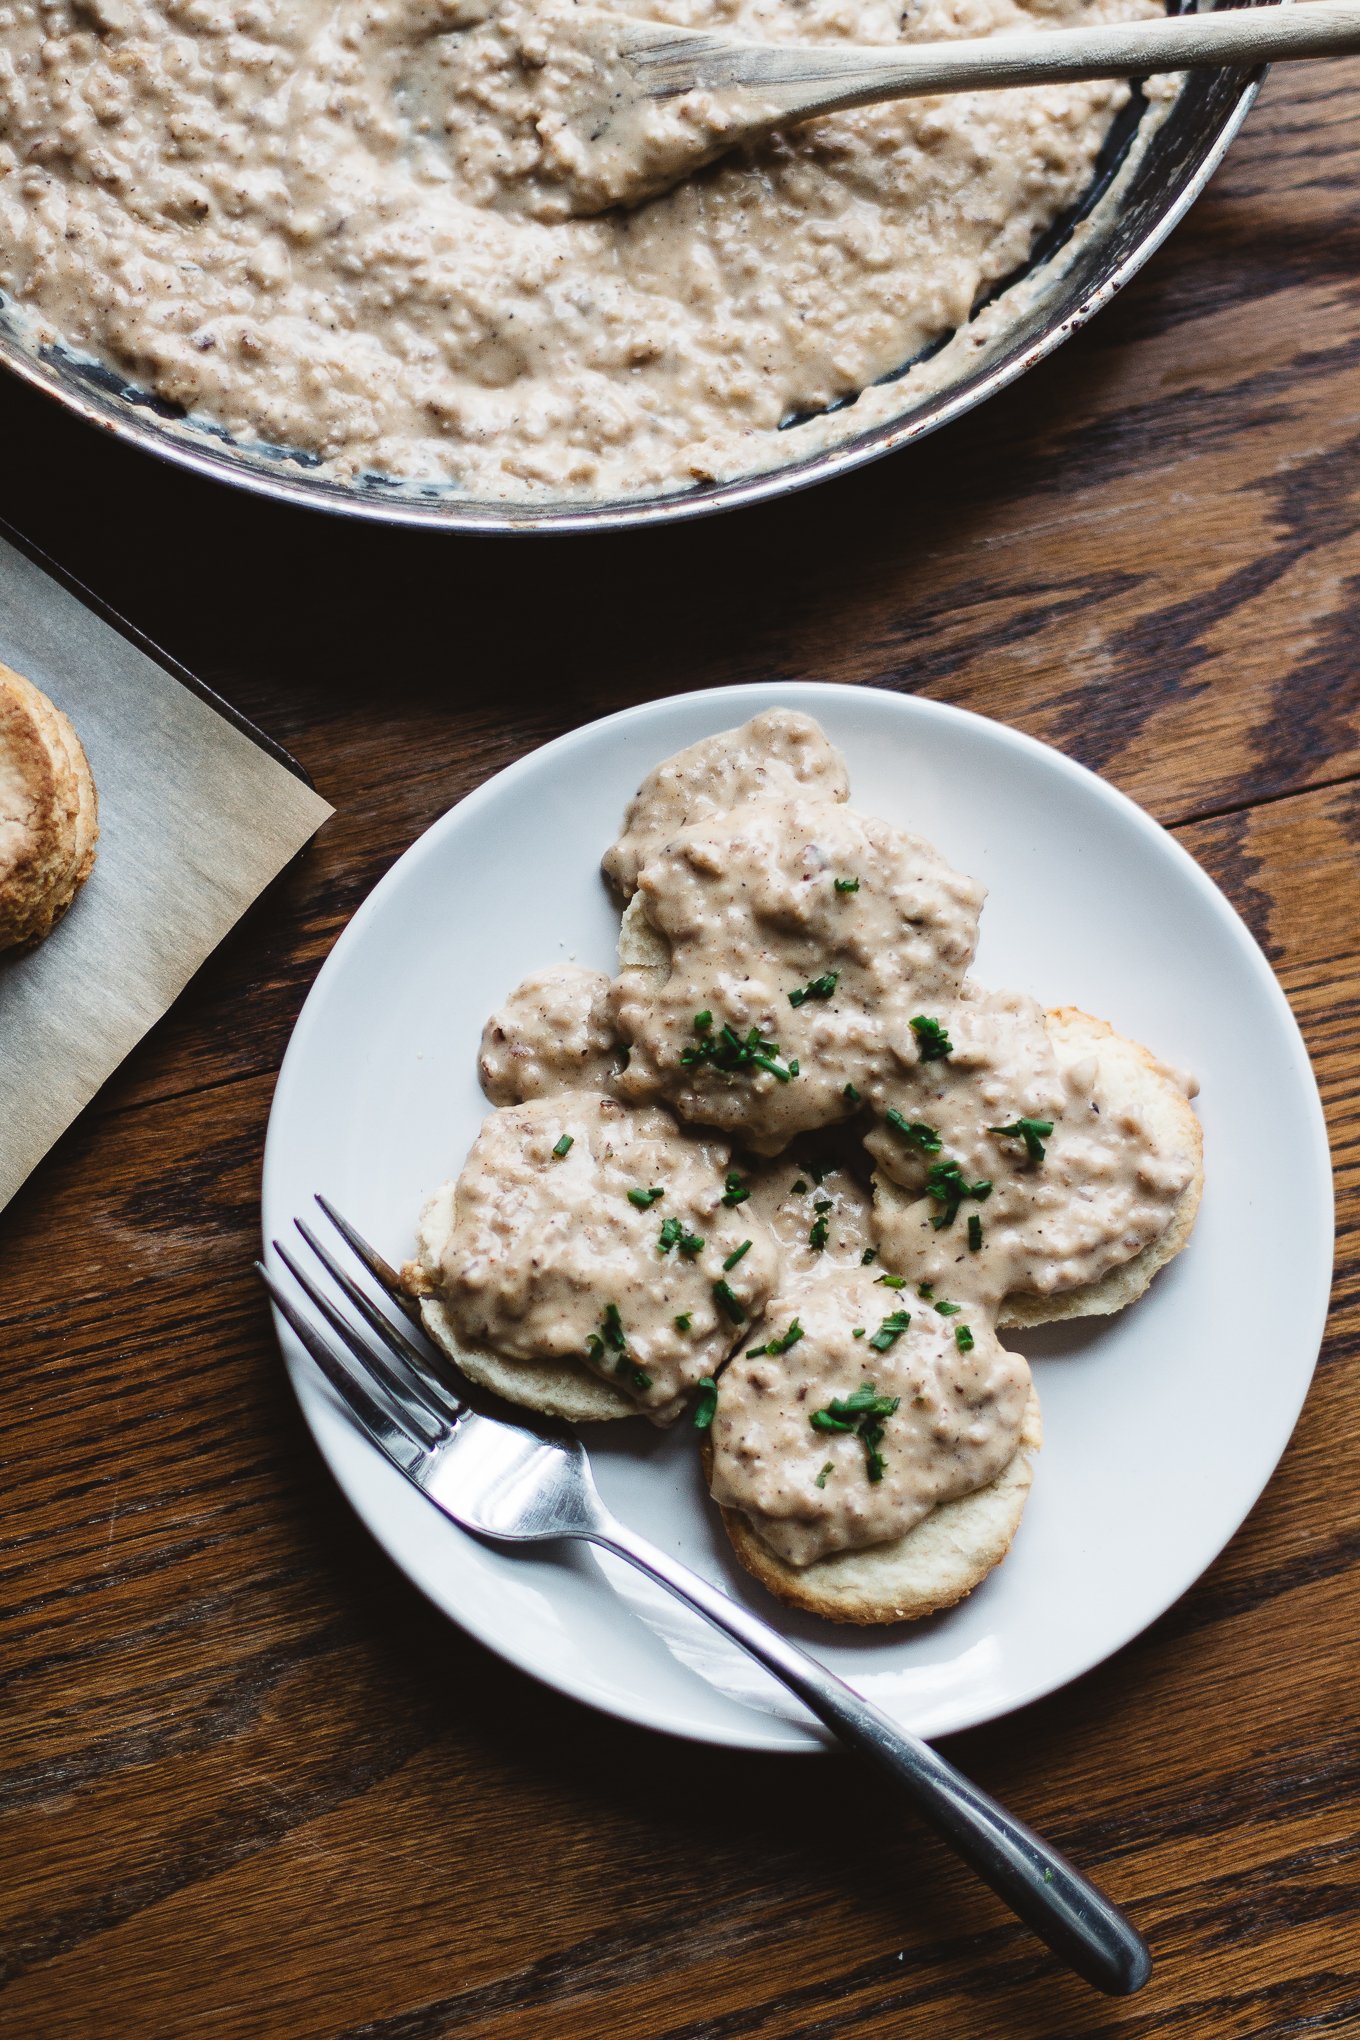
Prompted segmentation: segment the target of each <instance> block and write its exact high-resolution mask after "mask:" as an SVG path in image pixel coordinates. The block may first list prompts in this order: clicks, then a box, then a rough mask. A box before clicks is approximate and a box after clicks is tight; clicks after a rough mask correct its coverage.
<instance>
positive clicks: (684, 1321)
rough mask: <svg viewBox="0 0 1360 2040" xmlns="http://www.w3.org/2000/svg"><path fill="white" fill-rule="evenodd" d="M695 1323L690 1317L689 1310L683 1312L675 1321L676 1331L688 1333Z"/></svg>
mask: <svg viewBox="0 0 1360 2040" xmlns="http://www.w3.org/2000/svg"><path fill="white" fill-rule="evenodd" d="M693 1322H694V1320H693V1318H692V1317H691V1316H690V1314H689V1312H688V1311H687V1310H682V1311H681V1313H680V1315H679V1317H678V1318H676V1320H675V1329H676V1331H677V1332H687V1331H688V1330H689V1328H690V1326H691V1325H692V1324H693Z"/></svg>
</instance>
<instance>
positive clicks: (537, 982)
mask: <svg viewBox="0 0 1360 2040" xmlns="http://www.w3.org/2000/svg"><path fill="white" fill-rule="evenodd" d="M618 1067H619V1050H618V1037H617V1035H616V1034H615V1032H614V1023H613V1020H612V1018H611V1017H610V1011H609V979H608V978H607V977H606V976H605V974H604V972H603V971H602V970H582V968H581V967H580V965H579V964H575V963H559V964H554V965H553V966H552V967H551V968H550V969H548V970H540V971H535V973H534V974H533V976H532V977H527V978H525V980H524V982H523V984H521V985H517V986H516V987H515V990H514V991H513V992H512V993H511V994H510V997H509V998H508V999H507V1000H506V1002H505V1004H504V1005H503V1006H502V1007H501V1008H500V1009H499V1011H498V1012H495V1013H493V1014H492V1015H491V1018H490V1019H489V1020H488V1021H487V1023H486V1026H485V1027H484V1028H483V1029H482V1052H481V1056H480V1058H479V1061H478V1070H479V1073H480V1075H481V1079H482V1089H483V1090H484V1091H485V1092H486V1095H487V1097H488V1098H489V1099H490V1100H491V1102H492V1104H493V1105H520V1104H522V1103H523V1102H524V1100H525V1099H526V1098H547V1097H551V1096H552V1095H553V1093H554V1092H556V1091H607V1090H608V1089H609V1088H610V1085H611V1084H612V1082H613V1079H614V1076H615V1074H616V1072H617V1070H618Z"/></svg>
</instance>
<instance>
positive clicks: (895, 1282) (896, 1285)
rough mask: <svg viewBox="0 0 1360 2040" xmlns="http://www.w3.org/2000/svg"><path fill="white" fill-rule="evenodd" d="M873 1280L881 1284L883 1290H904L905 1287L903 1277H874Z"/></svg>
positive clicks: (905, 1281)
mask: <svg viewBox="0 0 1360 2040" xmlns="http://www.w3.org/2000/svg"><path fill="white" fill-rule="evenodd" d="M874 1280H875V1281H876V1282H881V1283H882V1284H883V1287H884V1288H885V1289H905V1288H906V1286H907V1278H906V1276H905V1275H876V1276H875V1277H874Z"/></svg>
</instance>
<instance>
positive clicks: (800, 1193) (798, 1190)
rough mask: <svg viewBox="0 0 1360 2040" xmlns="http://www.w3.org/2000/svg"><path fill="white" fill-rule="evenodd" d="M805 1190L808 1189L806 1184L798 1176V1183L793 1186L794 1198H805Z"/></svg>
mask: <svg viewBox="0 0 1360 2040" xmlns="http://www.w3.org/2000/svg"><path fill="white" fill-rule="evenodd" d="M807 1188H808V1186H807V1184H806V1183H805V1182H804V1181H803V1179H802V1177H801V1176H800V1177H799V1178H798V1181H797V1182H796V1183H795V1184H794V1186H793V1195H794V1196H795V1197H806V1196H807Z"/></svg>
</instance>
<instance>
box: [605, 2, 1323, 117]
mask: <svg viewBox="0 0 1360 2040" xmlns="http://www.w3.org/2000/svg"><path fill="white" fill-rule="evenodd" d="M648 26H649V27H651V26H652V25H651V24H649V25H648ZM653 33H657V31H656V30H655V29H653ZM1357 52H1360V0H1300V4H1298V5H1295V6H1264V7H1234V8H1227V9H1219V10H1217V11H1215V12H1213V13H1208V14H1178V15H1170V16H1166V17H1161V18H1158V19H1155V20H1151V21H1128V22H1112V23H1109V24H1107V25H1103V26H1100V27H1091V28H1059V29H1052V30H1050V31H1048V32H1046V33H1040V34H1037V35H1031V34H1016V35H993V36H986V37H983V38H980V39H978V40H975V41H959V42H942V43H939V42H937V43H917V44H915V45H912V44H907V45H904V46H900V47H895V48H893V49H892V50H890V51H889V50H885V49H866V48H863V47H856V48H854V49H836V48H835V47H834V46H831V47H818V48H809V47H807V46H806V45H804V46H801V47H795V46H793V45H788V46H784V47H781V46H780V45H779V44H777V43H733V42H726V41H720V40H719V39H717V38H710V37H708V36H691V35H687V34H685V33H684V32H683V31H680V32H678V33H677V34H676V35H675V36H674V39H673V40H666V41H662V40H661V39H660V37H659V36H658V40H657V42H656V44H655V45H654V46H653V47H651V48H648V49H647V50H645V51H643V50H638V51H637V52H636V53H635V55H634V58H633V61H634V63H635V64H636V65H637V68H638V71H639V74H640V75H644V74H645V77H646V81H647V84H646V89H647V91H648V93H649V95H651V94H655V95H656V96H658V97H664V96H666V95H667V94H668V93H669V92H672V91H675V90H683V89H685V87H686V86H687V85H694V84H697V85H699V86H704V87H708V88H710V89H715V90H716V89H721V88H723V87H730V86H749V87H752V88H755V89H756V90H760V91H765V92H770V91H771V89H773V91H774V92H775V93H777V94H778V97H779V98H780V100H781V101H782V102H783V103H784V105H785V107H786V109H787V111H789V112H792V111H794V110H795V109H796V110H797V111H798V112H799V113H800V114H807V113H814V112H826V113H830V112H834V111H835V110H836V109H837V108H840V107H847V106H862V105H865V104H867V103H869V102H871V101H874V100H880V99H907V98H912V97H915V96H916V95H917V94H922V93H932V92H959V91H966V92H976V91H986V90H990V89H994V88H1000V87H1005V86H1012V85H1053V84H1058V83H1063V82H1066V81H1068V80H1076V79H1082V78H1140V77H1144V76H1146V75H1147V74H1148V73H1149V72H1152V71H1184V70H1191V69H1194V68H1196V67H1199V66H1203V65H1220V64H1231V65H1243V66H1249V67H1252V68H1254V67H1255V66H1256V65H1258V64H1270V63H1276V62H1278V61H1280V60H1281V59H1287V58H1299V57H1330V56H1349V55H1354V54H1356V53H1357ZM668 73H670V74H671V75H670V76H668V75H667V74H668ZM682 79H683V83H682V82H681V81H682ZM790 88H791V89H790Z"/></svg>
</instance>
